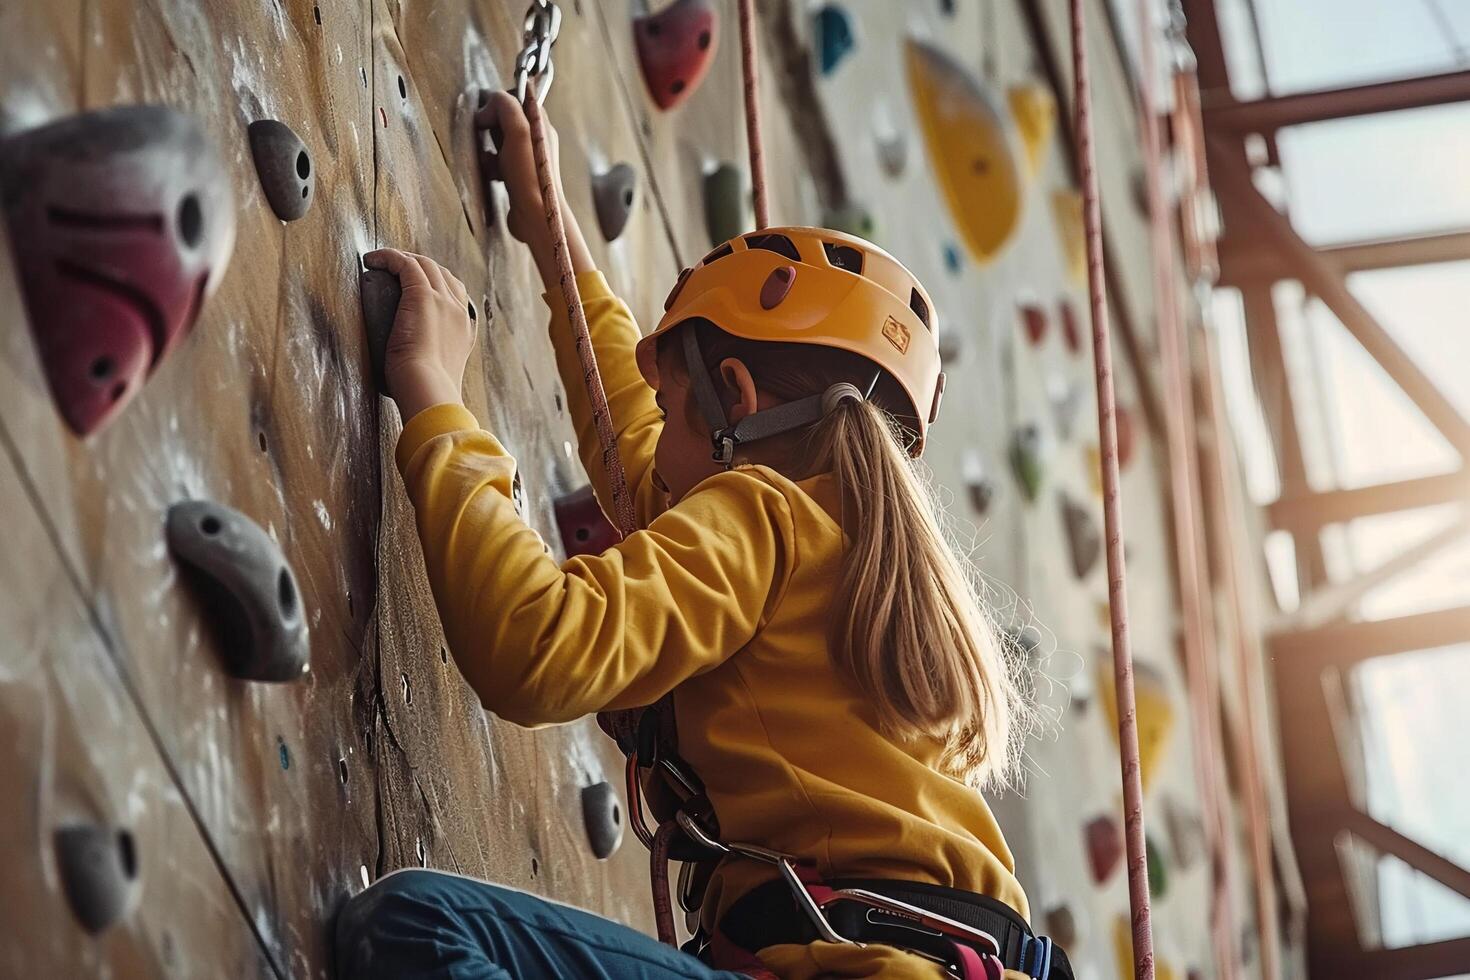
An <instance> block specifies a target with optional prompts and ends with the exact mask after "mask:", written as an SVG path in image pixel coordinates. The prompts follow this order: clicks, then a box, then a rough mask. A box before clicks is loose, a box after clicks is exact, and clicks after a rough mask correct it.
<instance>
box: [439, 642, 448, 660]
mask: <svg viewBox="0 0 1470 980" xmlns="http://www.w3.org/2000/svg"><path fill="white" fill-rule="evenodd" d="M439 660H440V661H441V662H443V663H446V664H447V663H449V648H448V647H446V646H444V645H443V644H442V643H441V644H440V645H439Z"/></svg>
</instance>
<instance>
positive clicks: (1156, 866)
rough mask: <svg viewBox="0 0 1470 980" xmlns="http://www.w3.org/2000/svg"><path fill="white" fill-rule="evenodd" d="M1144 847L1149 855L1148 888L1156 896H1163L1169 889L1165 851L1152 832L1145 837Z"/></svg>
mask: <svg viewBox="0 0 1470 980" xmlns="http://www.w3.org/2000/svg"><path fill="white" fill-rule="evenodd" d="M1144 849H1145V851H1146V853H1147V856H1148V890H1149V892H1150V893H1151V894H1152V895H1153V897H1154V898H1163V897H1164V895H1165V894H1167V893H1168V891H1169V866H1168V864H1166V863H1165V862H1164V852H1163V850H1161V849H1160V848H1159V847H1158V845H1156V844H1155V843H1154V839H1153V835H1151V834H1148V835H1145V837H1144Z"/></svg>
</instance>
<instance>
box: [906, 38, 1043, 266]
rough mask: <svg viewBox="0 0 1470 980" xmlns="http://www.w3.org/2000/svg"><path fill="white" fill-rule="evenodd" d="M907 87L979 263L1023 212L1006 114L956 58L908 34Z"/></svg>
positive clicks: (1006, 237)
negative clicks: (911, 37) (909, 37)
mask: <svg viewBox="0 0 1470 980" xmlns="http://www.w3.org/2000/svg"><path fill="white" fill-rule="evenodd" d="M907 60H908V75H909V89H910V91H911V92H912V93H913V97H914V105H915V107H916V109H917V111H918V116H919V123H920V127H921V128H922V130H923V132H924V139H925V142H926V143H927V145H928V147H929V159H930V163H931V165H932V166H933V168H934V170H935V172H936V174H937V175H938V178H939V185H940V187H942V188H943V190H944V196H945V199H946V201H947V202H948V204H949V209H950V212H951V213H952V214H953V215H954V219H955V223H956V224H958V225H959V228H960V232H961V234H962V236H963V238H964V240H965V244H966V245H967V246H968V247H969V249H970V252H971V253H972V254H973V256H974V257H975V260H976V261H977V262H988V261H990V260H991V259H993V258H995V256H996V255H997V254H998V253H999V252H1000V250H1001V248H1002V247H1004V245H1005V244H1006V242H1007V241H1009V240H1010V237H1011V235H1012V234H1014V233H1015V230H1016V226H1017V224H1018V223H1019V221H1020V217H1021V170H1020V166H1019V164H1018V163H1017V160H1016V150H1015V144H1016V138H1015V135H1014V133H1013V131H1012V128H1011V125H1010V120H1009V119H1008V118H1007V116H1006V114H1005V113H1004V112H1003V111H1001V110H1000V109H999V108H998V107H997V103H996V100H995V99H994V98H993V96H992V95H991V94H990V93H989V92H987V91H986V90H985V89H984V88H982V87H981V85H980V83H979V82H978V81H976V80H975V78H974V77H973V76H972V75H971V74H970V73H968V72H967V71H965V69H964V68H963V67H961V66H960V65H959V64H958V63H957V62H955V60H954V59H953V58H951V57H950V56H949V55H947V54H945V53H944V52H943V51H940V50H939V49H938V48H936V47H933V46H932V45H929V44H926V43H924V42H922V41H916V40H912V39H910V40H909V42H908V45H907Z"/></svg>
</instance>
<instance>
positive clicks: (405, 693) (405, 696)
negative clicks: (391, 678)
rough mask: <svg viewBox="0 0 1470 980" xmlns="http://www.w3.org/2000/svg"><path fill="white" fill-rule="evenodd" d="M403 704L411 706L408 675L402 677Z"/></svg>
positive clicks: (411, 697) (410, 689) (411, 695)
mask: <svg viewBox="0 0 1470 980" xmlns="http://www.w3.org/2000/svg"><path fill="white" fill-rule="evenodd" d="M403 703H404V704H413V687H412V685H410V684H409V683H408V675H407V674H404V675H403Z"/></svg>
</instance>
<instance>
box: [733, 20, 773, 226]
mask: <svg viewBox="0 0 1470 980" xmlns="http://www.w3.org/2000/svg"><path fill="white" fill-rule="evenodd" d="M755 45H756V41H755V0H740V74H741V78H742V88H743V89H744V93H745V142H746V144H747V145H748V146H749V148H750V189H751V193H752V194H753V195H754V196H755V226H756V228H758V229H759V228H769V227H770V226H771V204H770V199H769V196H768V194H767V192H766V149H765V144H764V142H763V141H762V140H761V107H760V92H759V87H760V73H759V64H758V63H757V60H756V47H755Z"/></svg>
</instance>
